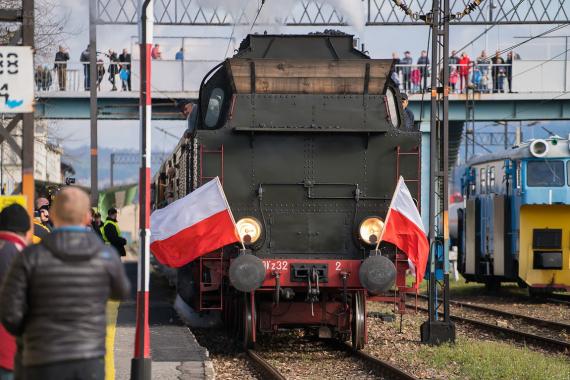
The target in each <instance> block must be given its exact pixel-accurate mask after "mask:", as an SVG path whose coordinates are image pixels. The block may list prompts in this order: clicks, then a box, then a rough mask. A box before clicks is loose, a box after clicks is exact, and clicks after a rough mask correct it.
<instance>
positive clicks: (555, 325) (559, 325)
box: [418, 295, 570, 333]
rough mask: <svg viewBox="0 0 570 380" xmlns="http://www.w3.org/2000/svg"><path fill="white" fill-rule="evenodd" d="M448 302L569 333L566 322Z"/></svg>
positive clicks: (423, 296)
mask: <svg viewBox="0 0 570 380" xmlns="http://www.w3.org/2000/svg"><path fill="white" fill-rule="evenodd" d="M418 298H422V299H425V300H427V298H428V297H427V296H425V295H418ZM449 303H450V305H453V306H458V307H460V308H465V309H470V310H475V311H480V312H483V313H488V314H493V315H496V316H500V317H504V318H510V319H519V320H521V321H524V322H527V323H529V324H533V325H536V326H540V327H545V328H549V329H552V330H556V331H564V332H567V333H570V324H568V323H563V322H557V321H551V320H546V319H540V318H536V317H531V316H528V315H524V314H518V313H512V312H507V311H503V310H499V309H496V308H490V307H486V306H482V305H477V304H472V303H467V302H461V301H453V300H450V301H449Z"/></svg>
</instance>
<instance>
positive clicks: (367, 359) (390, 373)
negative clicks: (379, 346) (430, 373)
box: [342, 343, 418, 380]
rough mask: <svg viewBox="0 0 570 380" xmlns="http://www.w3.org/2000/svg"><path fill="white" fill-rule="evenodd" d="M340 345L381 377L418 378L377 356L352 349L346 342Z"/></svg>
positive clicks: (403, 379)
mask: <svg viewBox="0 0 570 380" xmlns="http://www.w3.org/2000/svg"><path fill="white" fill-rule="evenodd" d="M342 346H343V348H344V349H345V350H347V351H349V352H350V353H351V354H352V356H354V357H356V358H357V359H359V360H360V361H362V362H364V364H365V365H366V366H369V367H371V368H372V369H373V370H374V371H375V372H376V374H377V375H379V376H381V377H382V378H383V379H387V380H418V378H417V377H415V376H414V375H411V374H409V373H407V372H404V371H403V370H401V369H400V368H398V367H396V366H394V365H392V364H390V363H388V362H385V361H384V360H381V359H378V358H377V357H374V356H371V355H369V354H367V353H366V352H363V351H357V350H353V349H352V346H351V345H350V344H348V343H343V344H342Z"/></svg>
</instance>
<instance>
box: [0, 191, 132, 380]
mask: <svg viewBox="0 0 570 380" xmlns="http://www.w3.org/2000/svg"><path fill="white" fill-rule="evenodd" d="M89 203H90V202H89V196H88V195H87V194H86V193H85V192H84V191H83V190H81V189H79V188H77V187H72V186H69V187H65V188H63V189H62V190H61V191H60V192H58V193H57V195H56V196H55V198H54V201H53V204H52V207H51V212H52V220H53V223H54V230H53V231H52V232H51V233H50V234H49V235H48V236H47V237H46V238H45V239H43V240H42V242H41V243H40V244H34V245H31V246H28V247H26V248H25V249H24V250H23V251H22V252H21V253H20V254H19V255H16V257H15V258H14V260H13V262H12V265H11V266H10V269H9V271H8V273H7V275H6V278H5V279H4V282H3V285H2V288H1V289H0V305H2V308H0V323H2V324H3V325H4V328H6V330H7V331H8V332H9V333H11V334H13V335H15V336H17V337H18V338H19V339H22V342H23V343H22V345H21V347H22V355H21V356H22V360H21V362H22V366H23V369H22V370H21V371H20V370H19V368H18V367H17V369H16V373H15V375H16V377H18V376H22V380H36V379H37V380H61V379H74V380H104V379H105V359H104V356H105V338H106V324H107V319H106V315H105V311H106V306H107V302H108V300H109V299H114V300H122V299H125V298H126V297H128V296H129V294H130V283H129V279H128V278H127V276H126V273H125V269H124V267H123V265H122V264H121V260H120V258H119V257H118V256H117V254H116V253H115V252H114V249H113V248H112V247H110V246H108V245H105V244H103V242H102V241H101V240H100V239H99V238H98V237H97V236H95V234H94V233H93V232H92V231H90V230H89V229H88V228H86V227H85V226H86V225H87V224H88V223H89V221H90V219H91V215H90V212H89Z"/></svg>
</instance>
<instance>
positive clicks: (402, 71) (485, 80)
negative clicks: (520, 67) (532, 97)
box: [392, 61, 516, 94]
mask: <svg viewBox="0 0 570 380" xmlns="http://www.w3.org/2000/svg"><path fill="white" fill-rule="evenodd" d="M515 62H516V61H515ZM512 74H513V65H511V64H493V63H479V64H478V63H476V62H472V63H470V64H468V65H464V64H463V65H461V64H451V65H449V87H450V93H451V94H460V93H465V92H466V88H467V87H472V88H474V89H475V90H476V91H478V92H481V93H501V92H511V91H513V88H514V83H513V81H512V79H513V75H512ZM392 79H394V81H395V82H397V83H398V84H399V85H400V90H401V91H404V92H407V93H410V94H419V93H422V92H423V91H428V90H429V88H430V86H431V65H430V64H428V65H418V64H415V65H395V67H394V72H393V74H392ZM511 86H512V88H511Z"/></svg>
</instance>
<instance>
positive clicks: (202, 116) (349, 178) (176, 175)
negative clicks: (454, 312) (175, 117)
mask: <svg viewBox="0 0 570 380" xmlns="http://www.w3.org/2000/svg"><path fill="white" fill-rule="evenodd" d="M392 65H393V62H392V61H391V60H376V59H370V58H369V57H368V56H367V55H366V54H364V53H362V52H361V51H359V50H357V49H355V48H354V45H353V37H352V36H350V35H338V34H335V35H330V34H314V35H249V36H248V37H246V38H245V39H244V41H243V42H242V43H241V45H240V48H239V51H238V52H237V53H236V54H235V55H234V57H232V58H230V59H227V60H225V61H223V62H221V63H220V64H218V65H217V66H215V67H214V68H213V69H212V70H211V71H210V72H209V73H208V74H207V75H206V76H205V78H204V79H203V80H202V83H201V86H200V91H199V99H198V102H197V104H196V105H195V106H194V107H193V109H192V112H191V114H190V116H189V118H188V129H187V131H186V132H185V135H184V137H183V138H182V139H181V141H180V142H179V143H178V145H177V147H176V148H175V149H174V152H173V153H172V155H171V156H170V158H169V159H168V160H167V161H166V162H165V163H164V164H163V165H162V167H161V168H160V170H159V172H158V173H157V175H156V177H155V180H154V184H153V189H154V195H153V201H154V207H163V206H164V205H166V204H168V203H169V202H171V201H173V200H176V199H179V198H182V197H184V196H185V195H187V194H188V193H189V192H191V191H193V190H195V189H196V188H197V187H199V186H200V185H202V184H204V183H205V182H207V181H209V180H211V179H212V178H215V177H219V178H220V181H221V182H222V185H223V188H224V191H225V193H226V196H227V200H228V203H229V205H230V207H231V210H232V212H233V215H234V217H235V219H236V221H237V222H236V224H237V230H238V232H239V235H240V237H241V239H242V241H243V246H242V244H235V245H231V246H226V247H224V248H223V249H220V250H219V251H216V252H211V253H210V254H208V255H205V256H203V257H201V258H199V259H197V260H195V261H193V262H191V263H189V264H187V265H185V266H184V267H182V268H179V269H178V275H177V291H178V294H179V295H180V297H181V298H182V299H183V300H184V301H185V302H186V303H188V304H189V305H191V306H192V307H193V308H194V309H195V310H197V311H199V312H202V313H207V312H212V311H217V312H220V313H221V315H222V317H223V319H224V320H225V323H226V325H227V326H228V327H229V328H230V329H231V330H232V331H233V332H234V333H235V334H236V336H237V337H239V339H240V340H241V341H242V342H243V344H244V346H246V347H248V346H251V345H252V344H254V342H255V341H256V339H257V338H256V336H257V334H259V333H260V332H272V331H276V330H277V329H279V328H282V327H291V326H301V327H308V326H314V327H316V328H318V331H319V336H321V337H333V336H334V337H340V338H342V339H351V341H352V345H353V347H354V348H355V349H361V348H362V347H364V345H365V344H366V341H367V327H366V301H367V299H370V298H371V297H376V299H381V298H380V296H379V295H381V294H383V292H386V291H388V290H390V289H393V287H394V285H396V287H397V288H398V289H400V290H406V289H409V288H413V287H414V284H411V285H407V284H406V278H405V274H406V270H407V269H408V263H407V259H406V257H405V255H403V254H402V253H400V252H397V250H396V249H395V248H394V247H391V246H389V245H387V244H384V243H382V244H380V249H376V245H377V244H376V243H377V241H378V239H379V236H380V233H381V231H382V229H383V226H384V222H383V221H384V218H385V216H386V213H387V210H388V207H389V203H390V200H391V196H392V193H393V191H394V189H395V187H396V184H397V179H398V178H399V176H403V177H404V178H406V180H407V184H408V187H409V189H410V191H411V193H412V195H413V196H414V197H415V198H416V199H417V200H418V202H419V201H420V191H421V190H420V187H421V181H420V171H421V165H420V155H421V153H420V150H421V132H419V131H415V130H413V131H409V130H404V129H403V128H404V120H403V115H404V113H403V109H402V103H401V97H400V93H399V90H398V87H397V86H396V85H395V84H394V83H393V82H392V80H391V76H390V72H391V70H392ZM392 299H393V296H392Z"/></svg>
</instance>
